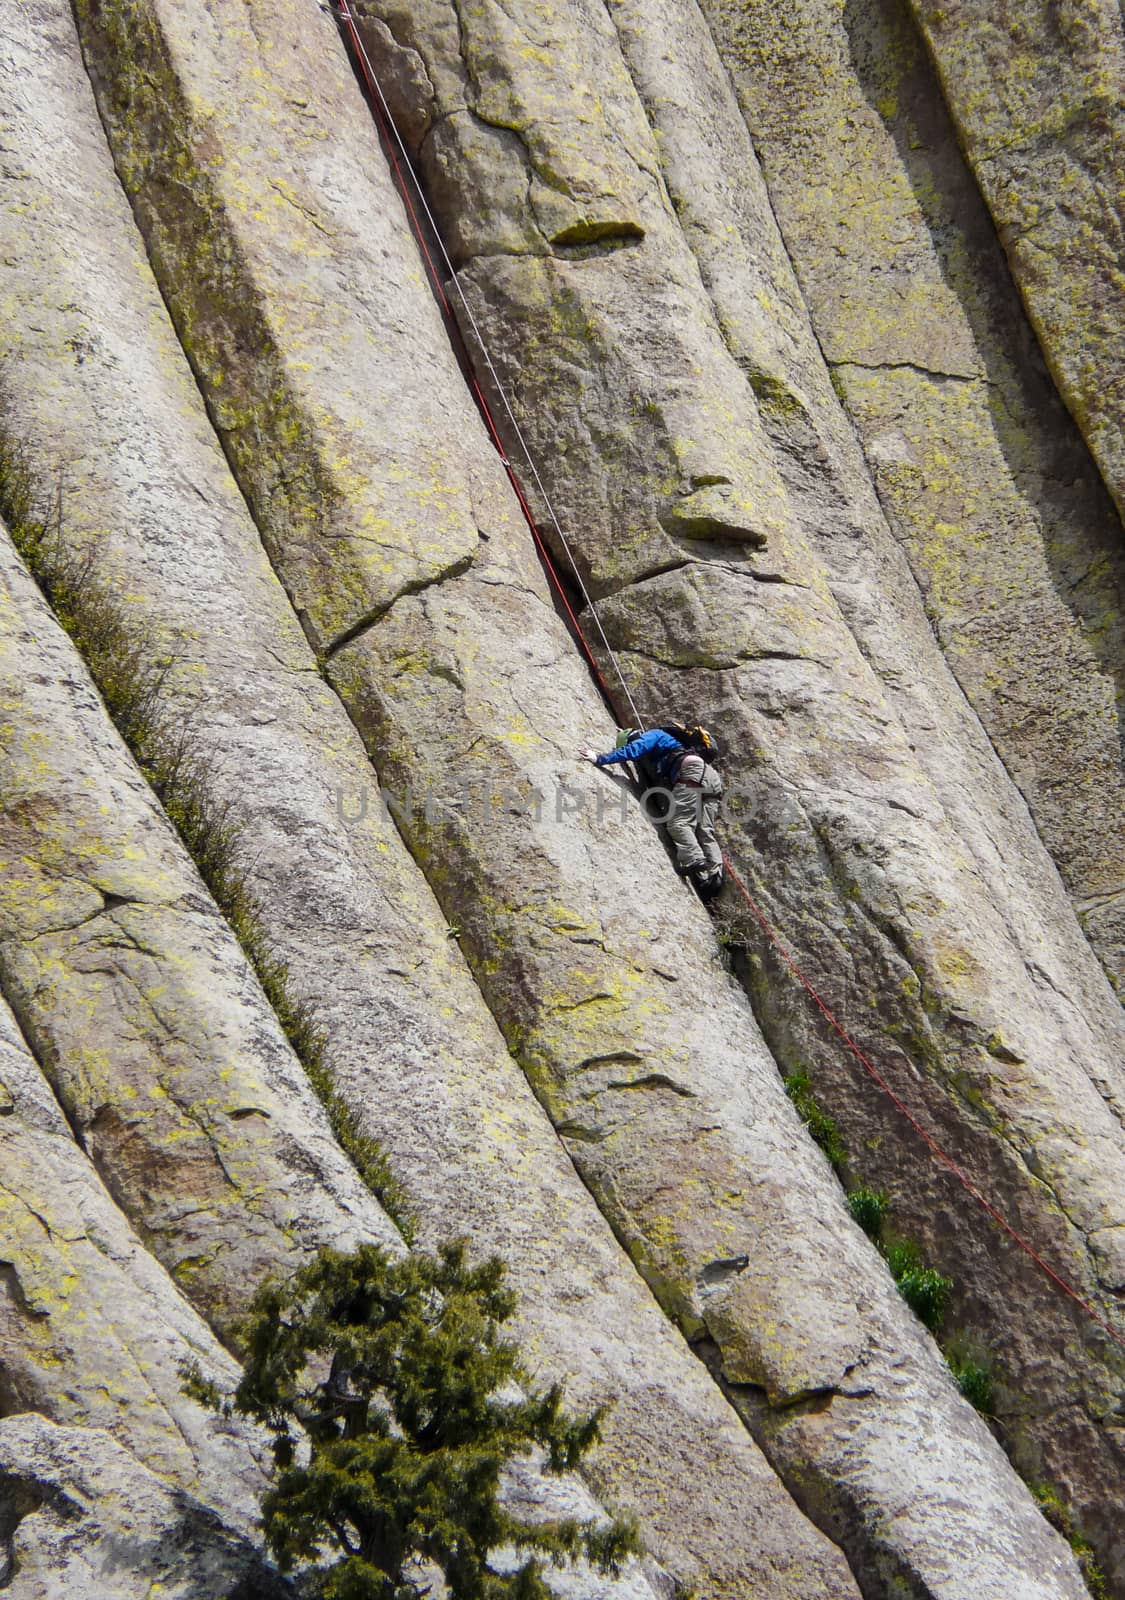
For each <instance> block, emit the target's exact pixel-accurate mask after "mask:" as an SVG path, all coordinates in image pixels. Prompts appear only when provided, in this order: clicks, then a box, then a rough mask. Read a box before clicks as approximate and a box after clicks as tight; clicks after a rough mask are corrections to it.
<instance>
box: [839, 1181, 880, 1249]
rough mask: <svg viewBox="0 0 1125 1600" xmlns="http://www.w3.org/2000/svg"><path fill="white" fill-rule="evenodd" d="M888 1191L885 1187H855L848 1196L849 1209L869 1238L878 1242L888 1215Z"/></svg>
mask: <svg viewBox="0 0 1125 1600" xmlns="http://www.w3.org/2000/svg"><path fill="white" fill-rule="evenodd" d="M887 1205H888V1199H887V1192H886V1190H885V1189H865V1188H862V1187H861V1188H859V1189H853V1190H852V1192H851V1194H849V1196H848V1210H849V1211H850V1212H851V1214H852V1217H853V1219H854V1220H855V1221H856V1222H858V1223H859V1225H860V1227H861V1228H862V1229H863V1231H864V1233H865V1234H867V1236H868V1238H869V1239H874V1240H875V1241H876V1242H878V1241H879V1239H880V1238H881V1237H882V1233H883V1223H884V1221H885V1220H886V1216H887Z"/></svg>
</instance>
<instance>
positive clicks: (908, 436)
mask: <svg viewBox="0 0 1125 1600" xmlns="http://www.w3.org/2000/svg"><path fill="white" fill-rule="evenodd" d="M704 9H705V10H706V11H707V14H708V16H709V17H710V18H711V21H712V25H713V27H714V32H715V37H716V39H717V41H718V42H719V45H720V47H721V49H722V53H723V59H724V61H725V63H726V64H727V65H728V66H729V68H730V70H731V73H732V74H733V78H734V82H735V84H736V85H737V87H738V90H739V92H740V96H741V99H742V104H743V106H744V107H745V110H746V114H747V119H748V122H749V126H750V129H751V131H752V133H753V135H754V139H755V145H756V149H757V152H758V155H759V157H760V159H761V161H762V163H763V168H764V171H765V174H766V177H767V180H768V183H769V198H770V202H771V203H772V205H773V207H774V209H775V211H776V215H777V219H778V222H779V223H780V225H781V231H782V234H783V236H784V240H785V245H786V247H787V249H788V251H789V254H790V257H791V259H792V263H793V266H794V267H795V269H796V273H797V276H798V278H799V280H800V285H801V289H802V290H803V292H804V294H805V297H806V299H807V303H808V308H809V311H810V312H811V314H812V321H813V325H814V327H815V330H816V336H817V339H818V340H819V343H820V346H821V349H822V350H823V352H824V355H825V356H826V358H827V361H828V363H829V366H830V368H831V371H832V374H833V382H834V384H835V385H836V387H837V389H838V390H839V392H840V393H841V395H842V396H843V398H844V401H845V404H846V407H847V410H848V413H849V415H850V416H851V418H852V420H853V422H854V424H855V426H856V429H857V431H858V433H859V435H860V438H861V440H862V442H863V446H864V451H865V454H866V458H867V462H868V464H869V467H870V471H871V474H872V476H873V478H874V481H875V484H876V487H877V489H878V493H879V496H880V499H881V501H882V504H883V506H884V508H885V510H886V513H887V515H888V518H889V520H890V523H891V526H892V528H893V530H894V532H895V534H896V535H897V537H898V538H899V539H900V540H901V541H902V544H903V547H904V549H905V551H906V553H907V556H908V558H909V560H910V563H911V565H912V567H913V569H914V572H915V574H916V576H917V579H918V582H919V585H920V587H921V589H922V593H923V597H924V603H925V607H926V612H927V614H928V616H929V618H930V620H931V622H932V624H933V626H934V628H935V630H936V632H937V635H938V638H939V640H940V642H941V644H942V647H943V649H944V651H945V654H946V657H947V659H948V661H949V663H950V666H951V667H952V669H953V671H954V673H955V675H956V677H957V680H958V682H959V683H960V685H961V687H962V688H963V690H964V691H965V694H966V695H967V696H968V698H969V700H970V702H971V703H972V705H973V707H974V709H975V710H976V712H977V713H978V715H979V716H980V718H981V721H982V723H983V725H984V727H985V730H986V731H987V733H988V735H989V737H990V739H991V740H992V742H993V745H994V746H995V748H996V750H997V753H998V754H999V755H1000V757H1001V759H1002V760H1003V762H1004V764H1005V766H1006V767H1007V769H1008V771H1009V772H1010V773H1011V775H1012V777H1013V778H1014V779H1015V781H1016V783H1017V784H1018V785H1019V787H1020V789H1021V791H1022V793H1023V795H1024V797H1025V799H1026V800H1027V803H1028V805H1029V807H1030V809H1031V811H1032V815H1033V817H1034V819H1035V822H1036V825H1037V827H1038V830H1039V832H1040V835H1041V837H1042V839H1043V841H1044V843H1045V844H1046V845H1047V848H1048V849H1049V850H1050V852H1051V854H1052V856H1053V858H1054V860H1055V862H1056V864H1057V866H1058V868H1059V870H1060V872H1061V873H1062V875H1063V878H1064V881H1065V882H1066V885H1067V887H1068V889H1069V890H1070V893H1071V895H1072V896H1073V898H1074V901H1075V906H1076V909H1077V911H1078V914H1079V917H1080V918H1081V920H1082V923H1083V926H1084V928H1085V930H1086V932H1087V935H1088V936H1089V938H1090V940H1091V942H1092V944H1093V946H1094V948H1095V950H1096V951H1097V952H1098V954H1099V956H1100V957H1101V959H1102V961H1103V963H1104V965H1105V967H1106V970H1107V971H1108V973H1109V975H1110V978H1111V980H1112V981H1113V982H1114V983H1115V984H1116V985H1117V986H1118V988H1119V989H1120V987H1121V985H1122V983H1123V980H1125V909H1123V908H1125V901H1123V899H1122V886H1123V885H1125V870H1123V869H1125V858H1123V854H1122V852H1123V851H1125V826H1123V823H1125V788H1123V786H1122V763H1121V749H1122V725H1121V716H1122V711H1121V706H1122V676H1121V674H1122V666H1121V663H1122V659H1123V657H1125V640H1123V637H1122V620H1121V619H1122V612H1123V606H1122V597H1123V595H1125V554H1123V551H1122V538H1121V524H1120V520H1119V518H1118V517H1117V515H1116V514H1115V512H1114V508H1113V506H1112V504H1111V502H1110V501H1109V499H1108V497H1107V496H1106V494H1105V493H1104V490H1103V488H1102V485H1101V483H1100V482H1099V480H1098V475H1097V470H1096V468H1095V465H1094V463H1093V462H1092V461H1091V460H1090V457H1089V454H1088V452H1087V450H1086V449H1085V448H1084V446H1083V444H1082V440H1081V439H1080V437H1079V435H1078V433H1077V431H1076V430H1075V428H1074V427H1073V426H1072V425H1071V424H1070V423H1069V422H1068V420H1067V418H1066V415H1065V412H1064V409H1063V407H1062V405H1061V403H1060V401H1059V398H1058V396H1057V394H1056V393H1055V391H1054V389H1053V388H1052V386H1051V383H1050V380H1049V378H1048V376H1047V373H1046V372H1045V371H1044V369H1043V363H1042V360H1041V357H1040V355H1039V352H1038V350H1037V349H1036V348H1035V345H1034V340H1033V336H1032V334H1031V331H1030V329H1029V328H1028V327H1027V325H1026V322H1025V320H1024V318H1023V316H1022V314H1021V311H1020V307H1019V304H1018V301H1017V299H1016V296H1015V295H1014V294H1013V292H1012V285H1011V280H1010V278H1009V276H1008V272H1007V268H1006V266H1005V263H1004V258H1003V253H1002V251H1001V249H1000V247H999V244H998V243H997V240H996V236H995V232H994V230H993V227H992V224H991V221H990V220H989V217H988V213H987V210H986V208H985V206H984V205H983V204H982V202H981V198H980V195H979V194H978V192H977V190H976V188H975V185H974V182H973V178H972V176H971V175H970V173H969V172H968V171H967V169H966V167H965V164H964V162H963V161H962V160H961V158H960V155H959V153H958V151H957V148H956V139H955V134H954V129H953V125H952V124H951V122H950V119H949V116H948V114H947V112H946V111H945V109H944V107H943V105H942V102H941V98H940V94H939V92H938V90H937V87H936V85H935V82H934V78H933V74H932V72H931V71H930V69H929V66H928V63H927V61H926V59H925V52H924V47H923V45H922V43H921V41H920V39H919V38H918V35H917V33H916V31H915V29H914V26H913V23H912V22H911V19H910V16H909V13H908V10H907V8H906V7H904V6H902V5H900V4H899V3H898V0H869V3H868V0H864V3H862V4H848V5H843V4H836V3H834V0H826V3H824V4H816V5H803V6H801V7H800V8H799V9H798V10H797V11H796V12H793V11H792V10H790V9H789V8H787V7H784V6H780V5H778V6H772V5H766V6H756V7H754V8H753V10H752V12H750V11H749V10H748V8H745V7H742V6H739V5H734V4H725V3H723V0H706V4H705V7H704ZM934 9H935V10H936V8H934ZM1017 9H1019V11H1020V14H1021V16H1022V17H1023V18H1024V22H1023V23H1021V24H1020V28H1021V29H1022V28H1023V27H1024V26H1025V25H1026V26H1029V27H1030V26H1031V23H1030V18H1031V15H1032V12H1035V8H1032V11H1030V12H1029V11H1027V10H1026V9H1025V8H1022V7H1021V8H1017ZM1107 9H1108V8H1107ZM1114 9H1115V10H1116V8H1114ZM944 14H945V15H946V16H947V17H948V18H949V21H950V27H949V30H948V34H947V36H948V38H949V39H950V40H951V41H952V40H954V39H956V40H958V41H960V44H959V48H964V49H965V50H966V51H967V52H969V53H971V54H972V56H973V61H974V71H976V70H979V72H980V73H981V81H982V82H987V83H988V84H989V85H990V87H989V90H988V98H989V101H990V104H991V105H993V107H994V108H995V101H994V100H993V98H992V95H993V91H992V88H991V85H992V83H993V82H994V81H995V79H996V77H997V73H996V71H994V70H992V69H991V67H990V66H989V63H988V55H987V53H986V52H985V51H984V49H983V48H981V46H980V44H979V43H970V31H969V29H968V28H967V27H964V26H962V25H961V24H960V22H959V21H958V19H957V18H956V17H955V14H954V12H953V11H952V10H950V9H949V8H946V9H945V12H944ZM990 14H991V15H992V17H993V18H994V19H995V26H996V29H997V30H998V31H997V34H996V35H995V36H994V37H995V38H997V39H1002V38H1009V37H1010V35H1009V33H1008V31H1007V27H1006V22H1005V20H1004V17H1005V14H1004V13H1002V12H997V11H996V10H995V8H990ZM1035 14H1038V13H1037V12H1036V13H1035ZM1120 27H1121V19H1120V16H1119V15H1118V18H1117V32H1118V33H1120ZM1023 59H1025V60H1026V59H1028V58H1027V57H1025V58H1023ZM1037 59H1038V60H1039V61H1040V62H1041V63H1045V64H1046V66H1045V70H1046V71H1047V72H1050V71H1051V67H1050V63H1052V62H1053V63H1055V64H1058V63H1059V62H1061V61H1063V60H1065V59H1066V57H1065V54H1064V53H1063V52H1058V51H1055V52H1051V51H1049V50H1044V51H1043V53H1042V54H1041V55H1039V56H1038V58H1037ZM1067 70H1068V71H1069V70H1071V68H1069V67H1068V68H1067ZM1015 75H1016V74H1015V69H1013V76H1015ZM1020 81H1021V82H1022V81H1023V80H1020ZM1077 126H1078V127H1079V128H1080V127H1081V124H1078V125H1077ZM1078 136H1079V137H1081V135H1080V133H1079V135H1078ZM1089 137H1091V138H1095V139H1096V137H1097V136H1096V135H1093V134H1091V135H1089ZM1014 142H1015V141H1014V135H1013V139H1012V140H1011V141H1008V143H1009V145H1010V146H1012V149H1011V150H1010V154H1011V155H1013V156H1014V153H1015V152H1014ZM1115 161H1118V162H1119V158H1117V157H1115V155H1114V150H1113V147H1112V146H1111V147H1109V148H1107V150H1106V152H1105V164H1104V166H1102V165H1101V164H1099V167H1098V170H1099V172H1102V173H1103V175H1104V178H1105V181H1107V182H1109V183H1110V184H1112V181H1113V180H1112V176H1111V175H1112V173H1113V171H1114V170H1115ZM1092 181H1093V180H1092ZM1098 181H1101V180H1098ZM1095 187H1096V185H1095ZM1020 193H1021V195H1022V197H1023V203H1024V204H1026V205H1027V206H1028V207H1033V206H1034V205H1035V204H1036V201H1035V198H1034V196H1035V189H1034V187H1033V186H1032V185H1028V186H1021V188H1020ZM1056 193H1057V194H1058V195H1059V196H1061V195H1063V194H1064V193H1066V194H1068V193H1069V190H1068V189H1067V188H1066V186H1064V185H1061V184H1060V185H1059V187H1058V188H1057V190H1056ZM1070 205H1071V202H1070V200H1069V199H1068V200H1067V201H1066V202H1065V205H1064V206H1063V210H1064V212H1067V213H1069V208H1070ZM1091 205H1092V206H1094V207H1095V208H1096V201H1094V200H1093V199H1092V197H1091ZM1050 212H1051V208H1050V207H1049V206H1048V207H1046V208H1040V213H1039V222H1038V223H1037V226H1038V227H1043V226H1047V224H1046V223H1044V222H1043V220H1042V219H1043V217H1044V216H1046V215H1047V214H1049V213H1050ZM1054 214H1057V213H1054ZM1101 214H1102V215H1105V216H1106V217H1107V218H1108V217H1109V216H1111V215H1112V212H1111V211H1109V210H1107V209H1105V208H1102V213H1101ZM997 220H998V221H1000V223H1001V229H1002V234H1003V228H1004V222H1003V220H1002V218H1001V217H1000V215H999V214H997ZM1107 226H1109V227H1110V230H1111V232H1112V227H1113V224H1112V223H1107ZM1074 227H1075V231H1076V232H1078V231H1079V229H1080V225H1079V224H1078V222H1077V220H1076V221H1075V224H1074ZM1083 237H1085V235H1084V234H1083ZM1105 248H1106V250H1107V251H1110V252H1112V250H1113V249H1115V248H1116V245H1115V244H1114V243H1113V242H1112V239H1110V240H1107V242H1106V246H1105ZM1082 250H1083V244H1082V243H1081V242H1080V241H1079V240H1078V239H1076V240H1075V245H1074V256H1077V255H1079V254H1081V252H1082ZM1059 253H1060V252H1059V251H1058V250H1055V249H1054V248H1051V250H1050V254H1051V259H1052V260H1053V259H1055V258H1056V257H1058V256H1059ZM1064 259H1065V258H1064ZM1073 259H1074V257H1073V256H1072V257H1071V260H1072V261H1073ZM1086 260H1087V264H1088V267H1089V270H1090V272H1091V273H1093V274H1094V276H1095V277H1097V276H1100V275H1099V274H1098V273H1097V270H1096V267H1095V266H1094V258H1093V256H1091V255H1089V254H1088V255H1087V256H1086ZM1075 265H1076V263H1075ZM1017 272H1018V267H1017ZM1064 275H1065V274H1064V269H1063V267H1062V266H1061V265H1060V267H1059V268H1058V271H1057V273H1055V272H1052V274H1051V278H1052V281H1053V282H1054V283H1056V284H1057V285H1058V287H1057V289H1056V290H1055V293H1056V296H1057V303H1058V305H1059V306H1060V307H1061V305H1062V302H1063V301H1065V302H1066V306H1067V308H1068V309H1067V315H1068V316H1073V317H1078V318H1080V317H1081V315H1082V312H1081V310H1080V307H1081V306H1083V305H1084V304H1085V303H1086V301H1087V300H1088V297H1089V294H1088V291H1089V285H1090V279H1089V278H1087V279H1085V280H1084V287H1079V286H1078V285H1077V284H1076V283H1075V282H1074V281H1073V277H1072V276H1070V277H1067V278H1066V282H1065V284H1064V282H1063V277H1064ZM1073 332H1074V330H1073V329H1072V330H1071V333H1068V335H1067V336H1066V339H1062V338H1060V339H1059V340H1058V341H1057V343H1058V345H1059V346H1060V348H1061V345H1062V344H1063V343H1066V344H1067V345H1068V348H1069V349H1070V350H1071V351H1072V352H1073V354H1072V355H1071V356H1069V357H1068V358H1067V359H1068V360H1069V361H1071V362H1073V361H1074V360H1077V359H1081V358H1079V357H1078V355H1077V352H1078V351H1079V349H1081V350H1086V349H1087V348H1088V347H1089V345H1090V344H1092V343H1093V342H1094V335H1093V334H1092V333H1091V334H1090V335H1089V337H1088V338H1081V337H1079V338H1073V337H1072V334H1073ZM1102 344H1103V348H1108V347H1107V346H1106V345H1105V341H1103V342H1102ZM1046 348H1047V353H1048V358H1049V360H1051V361H1052V364H1053V365H1054V366H1055V367H1056V370H1057V360H1058V358H1056V357H1055V356H1053V355H1052V348H1051V346H1050V344H1049V343H1048V344H1046ZM807 372H808V367H807V364H804V367H803V372H802V376H801V380H799V381H804V382H805V383H806V384H807ZM1091 387H1093V388H1095V389H1097V390H1098V392H1099V393H1100V394H1103V395H1106V396H1112V395H1113V394H1114V393H1115V392H1116V389H1117V387H1119V383H1118V379H1117V377H1116V376H1115V373H1114V370H1113V369H1112V367H1110V368H1106V369H1105V370H1104V371H1102V372H1101V373H1100V374H1099V376H1098V377H1096V378H1093V379H1092V384H1091ZM1064 394H1067V397H1068V398H1070V400H1071V404H1072V408H1073V407H1074V405H1075V401H1074V400H1073V398H1071V397H1070V395H1069V394H1068V391H1067V390H1066V388H1065V386H1064ZM1111 427H1116V430H1117V434H1118V436H1119V435H1120V421H1118V422H1117V423H1115V424H1112V425H1111ZM1085 431H1086V433H1087V437H1088V438H1090V439H1091V442H1093V434H1092V432H1091V430H1090V429H1088V428H1087V429H1085ZM1100 459H1101V458H1100V457H1099V460H1100ZM1104 470H1105V467H1104V463H1103V471H1104ZM1106 481H1107V483H1109V485H1110V488H1111V489H1114V482H1113V479H1112V475H1111V474H1109V473H1107V475H1106ZM1115 492H1116V491H1115Z"/></svg>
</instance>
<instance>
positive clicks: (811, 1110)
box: [784, 1072, 848, 1171]
mask: <svg viewBox="0 0 1125 1600" xmlns="http://www.w3.org/2000/svg"><path fill="white" fill-rule="evenodd" d="M784 1083H785V1092H786V1094H787V1095H788V1096H789V1098H790V1100H792V1102H793V1104H794V1106H796V1108H797V1115H798V1116H799V1117H800V1119H801V1121H802V1122H803V1123H804V1124H805V1127H806V1128H807V1129H808V1130H809V1132H810V1133H811V1134H812V1136H813V1138H814V1139H815V1140H816V1142H817V1144H818V1145H819V1146H820V1148H821V1149H822V1150H823V1151H824V1154H825V1155H826V1156H827V1157H828V1159H829V1161H830V1162H831V1163H832V1165H833V1167H835V1168H836V1170H837V1171H839V1169H840V1168H841V1167H842V1166H843V1165H844V1163H845V1162H846V1161H847V1159H848V1152H847V1149H846V1147H845V1145H844V1141H843V1139H842V1138H841V1137H840V1130H839V1128H838V1127H837V1126H836V1122H835V1119H834V1118H833V1117H830V1116H828V1114H827V1113H826V1112H824V1111H822V1110H821V1109H820V1107H819V1105H818V1104H817V1102H816V1096H815V1095H814V1094H813V1091H812V1084H811V1083H810V1081H809V1076H808V1073H806V1072H791V1073H790V1074H789V1076H788V1077H787V1078H786V1079H785V1080H784Z"/></svg>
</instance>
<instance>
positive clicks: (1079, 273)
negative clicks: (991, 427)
mask: <svg viewBox="0 0 1125 1600" xmlns="http://www.w3.org/2000/svg"><path fill="white" fill-rule="evenodd" d="M912 9H913V13H914V15H915V17H916V18H917V19H918V22H919V23H920V24H921V26H922V29H923V31H924V33H925V37H926V41H927V43H928V45H929V47H930V50H931V52H932V54H933V59H934V62H935V64H936V66H937V69H938V72H939V74H940V77H941V83H942V88H943V90H944V93H945V98H946V100H947V102H948V105H949V110H950V112H951V114H952V116H953V119H954V122H955V124H956V127H957V134H958V138H959V140H960V142H961V144H962V146H963V147H964V150H965V153H966V155H967V156H968V159H969V161H970V163H971V165H972V168H973V173H974V175H975V177H976V179H977V182H978V183H979V184H980V188H981V192H982V194H983V196H984V198H985V200H986V201H987V202H988V208H989V210H990V211H991V213H992V216H993V219H994V221H995V223H996V227H997V229H998V231H999V234H1000V239H1001V242H1002V243H1003V246H1004V249H1005V251H1006V253H1007V256H1008V260H1009V262H1010V264H1011V267H1012V272H1013V275H1014V276H1015V280H1016V283H1017V284H1018V286H1019V290H1020V293H1021V295H1022V296H1023V300H1024V304H1025V305H1026V307H1027V310H1028V314H1029V316H1030V318H1031V321H1032V324H1033V326H1034V328H1035V331H1036V333H1037V334H1038V335H1039V340H1040V343H1041V344H1042V346H1043V352H1044V354H1045V355H1046V357H1047V362H1048V365H1049V366H1050V368H1051V372H1052V374H1053V376H1054V377H1055V380H1056V382H1057V383H1058V385H1059V390H1060V392H1061V394H1062V396H1063V398H1064V399H1065V401H1066V403H1067V405H1068V406H1069V407H1070V409H1071V411H1072V413H1073V414H1074V417H1075V420H1076V421H1077V423H1078V425H1079V427H1080V428H1081V430H1082V433H1083V436H1084V437H1085V438H1086V440H1087V441H1088V443H1089V445H1090V448H1091V450H1092V451H1093V453H1094V458H1095V460H1096V461H1097V463H1098V465H1099V467H1100V468H1101V471H1102V476H1103V477H1104V479H1105V482H1106V486H1107V488H1108V489H1109V491H1110V493H1111V494H1112V495H1113V497H1114V499H1115V500H1116V501H1117V505H1118V507H1119V508H1121V507H1122V506H1125V498H1123V497H1125V444H1123V441H1122V423H1123V420H1125V410H1123V405H1125V400H1123V391H1122V367H1121V348H1120V338H1119V330H1120V327H1121V318H1122V313H1123V312H1125V284H1123V283H1122V279H1121V260H1122V255H1123V253H1125V231H1123V228H1125V224H1123V222H1122V214H1121V194H1122V190H1123V188H1125V121H1123V115H1122V84H1123V82H1125V25H1123V21H1122V13H1121V8H1120V6H1116V5H1113V4H1111V3H1109V0H1099V3H1096V4H1093V5H1077V4H1065V5H1057V6H1056V5H1047V4H1042V3H1039V4H1032V5H998V6H997V5H983V4H974V3H972V0H970V3H964V0H959V3H957V4H954V5H952V6H945V5H942V6H937V5H933V4H930V3H928V0H918V3H915V4H913V6H912Z"/></svg>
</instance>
